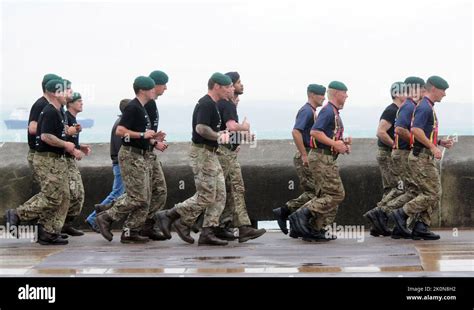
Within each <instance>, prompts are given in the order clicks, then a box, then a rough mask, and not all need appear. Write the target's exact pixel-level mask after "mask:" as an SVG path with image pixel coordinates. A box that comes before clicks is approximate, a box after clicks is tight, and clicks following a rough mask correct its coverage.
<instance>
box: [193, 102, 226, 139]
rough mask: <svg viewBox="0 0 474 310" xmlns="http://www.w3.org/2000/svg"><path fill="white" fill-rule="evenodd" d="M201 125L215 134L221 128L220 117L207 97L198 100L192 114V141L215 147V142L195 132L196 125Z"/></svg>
mask: <svg viewBox="0 0 474 310" xmlns="http://www.w3.org/2000/svg"><path fill="white" fill-rule="evenodd" d="M198 124H202V125H206V126H209V127H211V128H212V130H214V131H215V132H216V133H217V132H219V129H220V128H221V124H222V121H221V116H220V113H219V110H218V109H217V104H216V102H214V100H212V98H211V97H210V96H209V95H205V96H204V97H202V98H201V99H199V101H198V103H197V104H196V106H195V107H194V112H193V137H192V141H193V142H194V143H197V144H207V145H209V146H212V147H217V146H218V144H217V141H213V140H208V139H206V138H204V137H203V136H201V135H200V134H198V133H197V132H196V125H198Z"/></svg>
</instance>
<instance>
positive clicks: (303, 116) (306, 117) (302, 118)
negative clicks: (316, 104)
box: [293, 103, 316, 147]
mask: <svg viewBox="0 0 474 310" xmlns="http://www.w3.org/2000/svg"><path fill="white" fill-rule="evenodd" d="M315 112H316V109H314V108H313V107H312V106H311V104H309V103H306V104H305V105H304V106H302V107H301V109H300V110H299V111H298V114H296V121H295V126H294V127H293V129H297V130H299V131H300V132H301V134H302V135H303V144H304V146H305V147H310V139H311V135H310V132H311V127H313V124H314V113H315Z"/></svg>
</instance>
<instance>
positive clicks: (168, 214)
mask: <svg viewBox="0 0 474 310" xmlns="http://www.w3.org/2000/svg"><path fill="white" fill-rule="evenodd" d="M179 218H180V215H179V213H178V212H177V211H176V207H174V208H171V209H169V210H164V211H160V212H157V213H156V214H155V216H154V220H155V222H156V223H157V224H158V226H159V227H160V229H161V231H162V232H163V235H165V237H166V238H167V239H171V224H173V222H174V221H176V220H177V219H179Z"/></svg>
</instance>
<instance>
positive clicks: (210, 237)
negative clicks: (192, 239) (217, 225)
mask: <svg viewBox="0 0 474 310" xmlns="http://www.w3.org/2000/svg"><path fill="white" fill-rule="evenodd" d="M227 244H228V242H227V241H225V240H222V239H219V238H217V237H216V235H215V234H214V228H213V227H203V228H202V231H201V234H200V235H199V240H198V245H227Z"/></svg>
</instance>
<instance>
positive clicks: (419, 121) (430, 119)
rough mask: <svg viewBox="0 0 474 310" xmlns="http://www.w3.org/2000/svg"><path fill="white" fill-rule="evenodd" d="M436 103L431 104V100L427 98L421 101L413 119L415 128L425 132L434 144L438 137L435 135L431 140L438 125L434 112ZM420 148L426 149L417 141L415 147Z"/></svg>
mask: <svg viewBox="0 0 474 310" xmlns="http://www.w3.org/2000/svg"><path fill="white" fill-rule="evenodd" d="M433 107H434V103H433V102H431V100H430V99H428V98H427V97H425V98H423V100H421V102H420V104H418V106H417V107H416V109H415V114H414V119H413V128H420V129H422V130H423V131H424V132H425V136H426V137H427V138H428V139H429V140H431V141H432V142H433V143H436V141H433V140H436V136H435V135H433V137H434V138H433V139H431V134H432V133H433V130H434V129H435V125H437V124H436V123H437V118H436V114H435V112H434V109H433ZM414 146H419V147H425V146H424V145H423V144H422V143H420V142H418V141H417V140H416V139H415V145H414Z"/></svg>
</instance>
